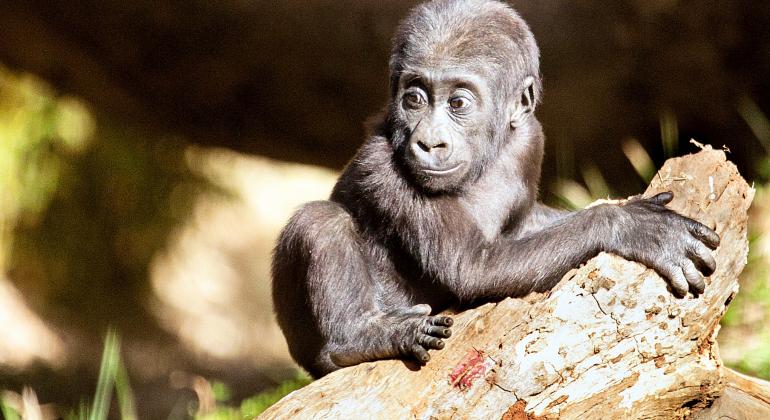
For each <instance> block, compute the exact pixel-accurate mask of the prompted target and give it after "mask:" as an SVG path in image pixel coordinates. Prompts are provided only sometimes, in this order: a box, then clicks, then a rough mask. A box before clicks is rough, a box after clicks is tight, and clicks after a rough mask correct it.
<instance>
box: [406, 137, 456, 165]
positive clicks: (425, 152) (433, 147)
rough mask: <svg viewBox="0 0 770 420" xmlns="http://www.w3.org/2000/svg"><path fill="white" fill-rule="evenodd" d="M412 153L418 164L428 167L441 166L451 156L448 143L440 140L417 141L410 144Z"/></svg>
mask: <svg viewBox="0 0 770 420" xmlns="http://www.w3.org/2000/svg"><path fill="white" fill-rule="evenodd" d="M412 151H413V152H414V155H415V156H416V157H417V159H419V160H420V162H422V163H423V164H425V165H426V166H430V167H436V166H441V165H442V164H443V163H444V162H445V161H446V160H447V159H448V158H449V155H451V154H452V148H451V147H450V146H449V143H447V142H444V141H440V140H438V141H423V140H418V141H416V142H413V143H412Z"/></svg>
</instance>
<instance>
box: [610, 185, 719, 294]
mask: <svg viewBox="0 0 770 420" xmlns="http://www.w3.org/2000/svg"><path fill="white" fill-rule="evenodd" d="M673 198H674V195H673V194H672V193H671V192H663V193H660V194H657V195H655V196H654V197H651V198H641V197H636V198H632V199H630V200H628V201H627V202H625V203H623V204H621V205H618V206H615V208H614V209H613V210H614V212H615V218H614V223H613V229H612V236H611V237H610V238H608V244H607V245H606V248H607V250H608V251H610V252H613V253H615V254H618V255H620V256H622V257H624V258H626V259H629V260H633V261H638V262H640V263H642V264H644V265H646V266H648V267H650V268H652V269H654V270H655V271H657V272H658V273H659V274H660V275H662V276H663V277H665V278H667V279H668V280H669V282H670V284H671V288H672V290H673V292H674V294H676V295H677V296H679V297H683V296H684V295H686V294H687V292H688V291H690V292H692V294H693V295H695V296H697V295H699V294H701V293H703V291H704V289H705V283H704V282H703V276H710V275H711V274H713V273H714V270H715V269H716V261H715V260H714V257H713V255H712V254H711V251H712V250H714V249H716V248H717V246H719V235H717V233H716V232H714V231H713V230H712V229H710V228H709V227H707V226H705V225H703V224H702V223H699V222H697V221H695V220H692V219H690V218H687V217H685V216H682V215H680V214H678V213H676V212H675V211H673V210H671V209H669V208H668V207H666V204H668V203H670V202H671V200H672V199H673Z"/></svg>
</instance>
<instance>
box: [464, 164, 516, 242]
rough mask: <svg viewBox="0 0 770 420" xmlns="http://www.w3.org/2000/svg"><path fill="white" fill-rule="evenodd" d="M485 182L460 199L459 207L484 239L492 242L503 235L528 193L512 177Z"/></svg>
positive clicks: (496, 178)
mask: <svg viewBox="0 0 770 420" xmlns="http://www.w3.org/2000/svg"><path fill="white" fill-rule="evenodd" d="M481 181H482V184H481V185H478V186H477V188H475V189H474V190H473V191H472V192H470V193H469V194H467V195H464V196H462V197H461V198H460V199H459V204H460V206H461V207H462V208H463V210H465V213H466V214H467V215H468V218H469V219H470V220H471V221H472V222H473V223H475V225H476V227H477V228H478V230H479V232H481V234H482V235H483V236H484V238H485V239H486V240H487V241H490V242H491V241H494V240H495V239H496V238H497V237H498V236H499V235H500V232H501V231H502V229H503V227H504V225H505V224H506V222H507V221H508V220H509V217H510V215H511V213H512V212H513V211H514V210H515V208H516V207H517V206H518V205H519V204H520V203H521V201H522V199H523V198H524V197H525V196H526V191H525V189H524V188H523V186H522V185H521V184H520V183H517V182H515V181H514V180H512V179H508V177H494V179H491V180H484V179H482V180H481ZM485 181H486V182H485Z"/></svg>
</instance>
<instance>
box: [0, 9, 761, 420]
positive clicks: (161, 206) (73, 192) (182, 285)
mask: <svg viewBox="0 0 770 420" xmlns="http://www.w3.org/2000/svg"><path fill="white" fill-rule="evenodd" d="M415 3H416V2H414V1H405V0H397V1H388V2H383V1H373V0H340V1H321V0H284V1H281V2H272V1H270V2H268V1H263V0H252V1H242V0H226V1H218V2H210V1H203V0H188V1H167V2H154V1H148V0H136V1H132V2H124V1H117V0H100V1H90V0H89V1H81V2H69V1H60V0H47V1H38V0H27V1H16V2H0V392H2V398H1V399H2V401H3V404H2V405H3V410H4V411H3V412H4V415H5V416H6V418H8V417H9V416H10V415H12V413H13V412H14V410H15V411H16V412H18V411H21V410H24V408H23V407H26V409H27V410H35V409H38V410H40V412H41V413H43V417H45V416H46V415H49V414H51V413H58V414H59V415H68V414H69V415H75V416H77V415H79V414H80V415H82V413H83V412H85V411H88V410H89V409H90V410H96V411H98V410H99V409H100V408H99V407H97V405H98V404H95V402H98V401H102V402H104V401H107V402H109V401H111V399H110V394H109V392H108V391H109V389H113V388H110V386H111V385H110V386H108V387H107V388H105V386H107V385H109V384H114V385H115V387H114V389H116V390H117V398H118V399H119V400H120V401H119V403H120V404H118V405H119V406H120V409H119V411H120V413H121V415H123V416H124V417H131V415H132V414H131V413H134V414H133V415H138V417H139V418H187V417H190V416H193V415H197V416H198V417H205V416H206V415H209V416H216V415H223V414H222V413H223V412H225V411H222V410H229V411H226V413H229V414H227V415H226V416H234V417H238V416H240V415H248V414H253V412H254V410H257V409H258V408H255V407H256V406H258V405H259V404H262V403H263V402H264V401H267V400H270V398H274V397H275V396H276V395H280V393H281V392H284V393H285V391H286V390H287V389H290V388H291V387H292V386H296V385H297V384H301V383H305V382H306V381H307V379H306V378H304V377H302V376H301V375H300V376H298V373H297V369H296V367H295V365H294V364H293V363H292V362H291V360H290V358H289V357H288V354H287V351H286V347H285V343H284V341H283V337H282V335H281V333H280V331H279V330H278V328H277V326H276V325H275V322H274V320H273V315H272V307H271V302H270V295H269V284H270V281H269V266H270V252H271V248H272V246H273V243H274V239H275V237H276V235H277V233H278V231H279V229H280V228H281V227H282V225H283V224H284V223H285V221H286V220H287V218H288V217H289V215H290V214H291V212H292V211H293V209H295V208H296V207H297V206H298V205H299V204H301V203H302V202H305V201H309V200H313V199H321V198H325V197H326V196H327V195H328V194H329V192H330V190H331V188H332V185H333V183H334V180H335V177H336V175H337V173H338V172H339V170H340V169H341V168H342V167H343V166H344V164H345V162H346V161H347V160H348V159H350V158H351V156H352V155H353V153H354V152H355V150H356V148H357V147H358V146H359V144H360V143H361V141H362V140H363V138H364V136H365V129H364V122H365V120H366V119H367V118H368V117H370V116H371V115H373V114H376V113H377V112H378V111H379V110H380V109H381V108H382V107H383V106H384V104H385V102H386V100H387V95H388V86H387V83H388V78H387V60H388V52H389V48H390V37H391V35H392V33H393V30H394V28H395V26H396V24H397V22H398V20H399V19H400V18H401V17H403V16H404V14H405V13H406V11H407V10H408V9H409V8H410V7H411V6H413V5H414V4H415ZM511 4H513V5H514V6H515V7H516V8H517V9H518V10H519V11H520V13H521V14H522V15H523V17H524V18H525V19H526V20H527V21H528V22H529V24H530V26H531V28H532V30H533V32H534V33H535V36H536V38H537V40H538V43H539V45H540V48H541V54H542V57H541V71H542V74H543V79H544V88H545V95H544V98H543V104H542V106H541V107H540V108H539V110H538V117H539V119H540V120H541V122H542V123H543V126H544V128H545V132H546V136H547V142H548V143H547V150H546V160H545V168H544V175H543V183H542V188H541V190H542V199H543V200H545V201H546V202H548V203H550V204H554V205H560V206H564V207H580V206H582V205H585V204H586V203H588V202H590V201H592V200H593V199H595V198H600V197H606V196H607V195H613V196H625V195H629V194H634V193H638V192H641V191H642V190H643V189H644V188H645V186H646V184H647V180H648V179H649V178H650V177H651V176H652V174H654V172H655V168H657V167H659V166H660V165H661V164H662V162H663V161H664V160H665V159H666V158H667V157H670V156H675V155H681V154H686V153H689V152H692V151H694V150H695V149H694V147H693V146H692V145H690V144H689V140H690V139H691V138H694V139H696V140H698V141H700V142H702V143H707V144H712V145H713V146H714V147H716V148H722V147H724V148H726V149H729V150H730V153H729V157H730V159H732V160H733V161H734V162H735V163H736V164H737V165H738V167H739V169H740V171H741V173H742V174H743V175H744V176H745V177H746V178H747V179H748V180H749V182H754V184H755V187H756V188H757V190H758V191H757V196H756V198H755V201H754V206H753V208H752V215H751V218H750V222H751V226H750V236H751V253H750V257H749V259H750V261H749V266H748V267H747V269H746V270H745V272H744V275H743V277H742V278H741V292H740V293H739V294H738V296H737V298H736V299H735V300H734V302H733V303H732V304H731V306H730V311H729V312H728V314H727V315H726V317H725V318H724V320H723V329H722V331H721V333H720V336H719V338H720V345H721V351H722V355H723V358H724V360H725V361H726V362H727V363H728V364H729V365H731V366H733V367H736V368H738V369H739V370H741V371H743V372H747V373H749V374H752V375H757V376H760V377H764V378H770V323H769V322H768V319H769V318H768V316H769V315H770V160H769V158H768V156H770V120H769V119H768V116H770V77H768V75H770V31H768V29H767V28H768V25H770V2H756V1H749V0H743V1H740V0H736V1H727V2H719V4H718V6H717V5H716V4H713V3H709V2H703V1H695V0H621V1H614V2H567V1H557V0H540V1H512V2H511ZM108 331H112V332H111V333H109V334H108ZM105 337H107V341H106V342H105ZM105 343H106V350H105ZM121 343H122V344H121ZM118 349H119V351H118ZM110 366H112V367H110ZM100 372H101V376H100ZM105 372H106V373H105ZM110 372H112V373H110ZM110 375H112V376H110ZM100 378H101V379H100ZM105 378H107V379H105ZM286 381H289V382H286ZM287 384H288V385H287ZM25 387H28V388H26V389H27V391H24V389H25ZM276 387H278V388H277V389H276ZM105 389H107V390H108V391H105ZM126 401H134V402H135V404H133V405H131V404H128V403H126ZM102 409H103V408H102ZM106 410H107V411H106V412H109V413H111V415H117V413H118V411H116V410H118V409H116V408H114V407H113V408H111V409H110V408H107V409H106ZM109 410H112V411H109ZM249 410H251V411H249ZM28 412H30V411H28ZM127 413H128V414H127Z"/></svg>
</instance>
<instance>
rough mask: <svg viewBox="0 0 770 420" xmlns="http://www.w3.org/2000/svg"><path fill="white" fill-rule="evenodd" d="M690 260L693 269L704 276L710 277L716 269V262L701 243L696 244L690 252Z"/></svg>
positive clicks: (709, 251)
mask: <svg viewBox="0 0 770 420" xmlns="http://www.w3.org/2000/svg"><path fill="white" fill-rule="evenodd" d="M690 259H691V260H692V262H693V263H695V267H696V268H697V269H698V270H699V271H700V272H701V273H703V275H704V276H707V277H708V276H710V275H712V274H714V271H715V270H716V269H717V262H716V260H715V259H714V256H713V255H711V250H709V249H708V248H707V247H706V245H704V244H703V243H701V242H696V243H695V244H694V245H693V246H692V248H691V250H690Z"/></svg>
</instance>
